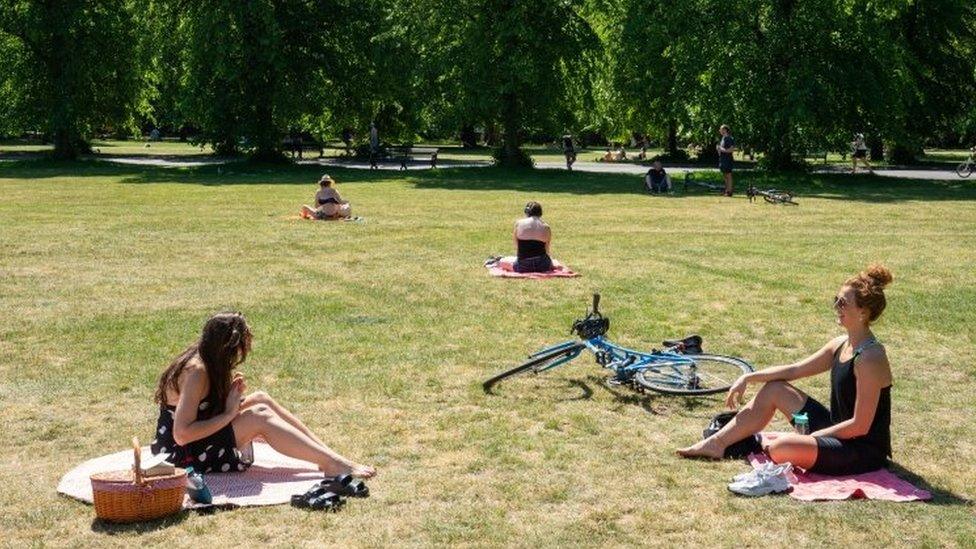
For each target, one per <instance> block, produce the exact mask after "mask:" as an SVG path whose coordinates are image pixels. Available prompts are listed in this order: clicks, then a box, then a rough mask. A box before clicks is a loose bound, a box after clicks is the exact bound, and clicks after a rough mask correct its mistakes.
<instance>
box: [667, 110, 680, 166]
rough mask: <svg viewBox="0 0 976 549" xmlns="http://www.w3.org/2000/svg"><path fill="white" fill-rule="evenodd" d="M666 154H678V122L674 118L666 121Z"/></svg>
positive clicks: (671, 155)
mask: <svg viewBox="0 0 976 549" xmlns="http://www.w3.org/2000/svg"><path fill="white" fill-rule="evenodd" d="M668 156H669V157H670V158H675V157H676V156H678V123H677V122H676V121H675V120H674V119H671V120H670V121H668Z"/></svg>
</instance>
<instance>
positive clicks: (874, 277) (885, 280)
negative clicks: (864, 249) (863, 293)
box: [862, 263, 894, 288]
mask: <svg viewBox="0 0 976 549" xmlns="http://www.w3.org/2000/svg"><path fill="white" fill-rule="evenodd" d="M862 275H863V276H865V277H866V278H869V279H871V283H872V284H874V285H876V286H880V287H881V288H884V287H885V286H887V285H888V284H891V281H892V280H894V278H892V276H891V271H889V270H888V267H885V266H884V265H882V264H880V263H873V264H871V265H869V266H868V268H867V270H866V271H864V272H863V273H862Z"/></svg>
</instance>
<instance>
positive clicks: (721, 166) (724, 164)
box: [718, 160, 732, 173]
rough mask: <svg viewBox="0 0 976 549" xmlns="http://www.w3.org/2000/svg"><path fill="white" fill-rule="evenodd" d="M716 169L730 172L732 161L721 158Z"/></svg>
mask: <svg viewBox="0 0 976 549" xmlns="http://www.w3.org/2000/svg"><path fill="white" fill-rule="evenodd" d="M718 170H719V171H720V172H722V173H732V161H730V160H723V161H721V162H719V163H718Z"/></svg>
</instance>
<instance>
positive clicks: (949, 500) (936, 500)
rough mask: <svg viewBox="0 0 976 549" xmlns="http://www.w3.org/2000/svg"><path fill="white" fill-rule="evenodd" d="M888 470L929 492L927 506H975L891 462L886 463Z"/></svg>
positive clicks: (974, 503)
mask: <svg viewBox="0 0 976 549" xmlns="http://www.w3.org/2000/svg"><path fill="white" fill-rule="evenodd" d="M888 468H889V469H891V472H892V473H894V474H896V475H898V476H899V477H901V478H903V479H905V480H907V481H908V482H910V483H912V484H914V485H915V486H917V487H919V488H921V489H923V490H925V491H927V492H929V493H931V494H932V500H931V501H929V502H928V503H929V505H943V506H947V507H955V506H964V507H972V506H974V505H976V502H974V501H973V500H971V499H966V498H964V497H962V496H959V495H957V494H954V493H952V492H950V491H949V490H944V489H942V488H938V487H936V486H932V485H931V484H929V483H928V482H927V481H926V480H925V479H924V478H922V477H920V476H918V475H916V474H915V473H913V472H911V471H909V470H908V469H906V468H904V467H903V466H902V465H901V464H899V463H897V462H894V461H891V462H889V463H888Z"/></svg>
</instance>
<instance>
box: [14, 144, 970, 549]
mask: <svg viewBox="0 0 976 549" xmlns="http://www.w3.org/2000/svg"><path fill="white" fill-rule="evenodd" d="M329 171H330V173H331V174H332V175H333V176H334V177H336V179H337V180H338V181H339V190H340V192H341V193H342V194H343V196H345V197H347V198H348V199H350V200H351V201H352V203H353V207H354V211H355V213H357V214H359V215H362V216H364V217H365V218H366V222H365V223H361V224H359V223H338V222H334V223H324V222H304V221H299V220H296V219H294V217H293V216H294V214H295V213H296V212H297V209H298V206H299V205H300V204H302V203H307V202H310V201H311V199H312V195H313V193H314V191H315V189H316V187H315V181H316V180H317V178H318V176H319V174H320V171H319V170H313V169H311V168H307V169H303V168H297V167H266V166H251V165H247V164H240V165H234V166H230V167H228V166H224V167H223V168H222V169H221V170H220V171H219V172H218V168H217V167H207V168H200V169H194V170H175V169H172V170H166V169H151V168H141V167H135V166H112V165H108V164H104V163H95V162H82V163H70V164H61V163H52V162H48V161H32V162H6V163H2V164H0V310H2V311H3V316H2V318H3V321H2V322H0V403H2V405H0V421H2V422H3V424H4V428H3V432H4V436H3V439H4V440H3V443H2V444H0V461H2V463H3V467H2V468H0V486H2V487H3V489H2V490H0V532H3V536H2V537H3V541H2V544H9V545H10V546H18V547H19V546H25V545H72V546H80V545H84V546H90V545H95V544H99V545H117V546H133V545H136V544H139V545H161V544H164V543H165V544H168V545H171V546H189V545H190V544H192V545H194V546H202V547H206V546H217V545H221V546H228V547H233V546H253V545H257V544H258V543H262V544H264V543H267V544H273V545H283V546H293V545H299V544H302V543H308V542H309V540H313V541H314V544H315V545H326V544H327V545H342V546H377V545H398V546H399V545H449V544H450V545H453V544H463V545H468V546H486V545H517V546H526V547H536V546H576V545H618V544H621V545H638V544H654V545H681V546H690V545H705V546H768V545H771V546H801V545H802V546H812V545H826V544H830V545H832V546H838V547H852V546H918V545H928V546H945V545H948V546H953V545H957V546H973V545H974V544H976V524H974V518H976V513H974V507H973V505H972V502H971V500H972V499H973V498H974V497H976V445H974V442H973V441H974V440H976V422H974V421H973V420H972V414H973V402H976V330H974V329H973V310H974V309H976V270H974V268H973V265H974V264H976V183H973V182H963V181H959V182H951V183H946V182H941V183H940V182H913V181H901V180H891V179H882V178H871V177H867V176H865V177H857V178H847V177H844V176H783V177H772V176H765V175H760V174H741V175H738V176H737V177H738V179H737V181H738V186H739V188H740V189H742V188H744V187H745V186H746V185H747V184H749V183H750V182H754V183H757V184H758V185H759V186H766V187H779V188H787V189H791V190H793V191H796V192H797V193H798V194H799V201H800V204H801V205H800V206H799V207H782V206H772V205H767V204H764V203H756V204H750V203H749V202H748V201H747V200H746V199H745V198H744V197H742V196H741V195H740V196H737V197H736V198H734V199H723V198H720V197H717V196H710V195H690V196H682V195H676V196H671V197H651V196H647V195H644V194H641V193H640V192H639V189H640V181H639V178H635V177H626V176H613V175H597V174H584V173H572V174H569V173H565V172H557V171H539V172H532V171H503V170H500V169H494V168H491V169H482V170H460V169H457V170H440V171H437V172H427V173H422V172H414V173H410V174H407V176H406V177H405V176H404V175H402V174H399V173H395V172H382V173H379V172H372V173H371V172H367V171H352V170H348V171H343V170H340V169H330V170H329ZM705 177H709V176H705ZM710 177H714V178H716V179H717V174H714V175H712V176H710ZM530 199H535V200H539V201H541V202H542V204H543V206H544V208H545V218H546V219H547V220H548V221H549V222H550V223H551V225H552V227H553V231H554V234H555V241H554V245H553V252H554V255H555V256H556V257H557V258H558V259H560V260H562V261H563V262H565V263H567V264H568V265H569V266H571V267H572V268H574V269H575V270H577V271H579V272H580V273H582V275H583V276H582V277H581V278H576V279H563V280H550V281H543V282H539V281H518V280H501V279H492V278H489V277H488V276H487V274H486V272H485V270H484V269H483V268H482V266H481V265H482V261H483V260H484V258H485V257H486V256H488V255H489V254H493V253H499V254H501V253H507V252H509V251H510V248H511V233H510V231H511V224H512V222H513V220H514V219H515V218H516V217H517V216H518V215H519V214H520V212H521V209H522V206H523V205H524V203H525V202H526V201H527V200H530ZM871 261H883V262H884V263H886V264H887V265H888V266H889V267H890V268H891V270H892V271H893V273H894V275H895V282H894V284H893V285H892V286H891V287H890V289H889V293H888V299H889V308H888V311H887V312H886V313H885V315H884V317H883V318H882V320H881V321H880V322H879V323H878V325H877V327H876V334H877V335H878V337H879V338H880V339H881V340H882V341H883V342H884V343H885V344H886V345H887V348H888V353H889V356H890V357H891V364H892V368H893V371H894V376H895V388H894V390H893V392H892V399H893V428H892V430H893V445H894V460H895V461H896V463H897V465H898V467H899V468H900V470H901V471H903V472H905V471H907V472H909V473H910V474H911V475H917V476H913V477H912V478H915V479H916V480H917V481H918V482H920V483H922V484H923V485H924V486H926V487H928V488H929V489H931V490H932V491H934V492H935V495H936V499H935V501H934V502H932V503H928V504H890V503H879V502H864V501H858V502H844V503H817V504H804V503H799V502H796V501H794V500H792V499H790V498H788V497H768V498H760V499H756V500H747V499H740V498H737V497H733V496H731V495H730V494H729V493H728V492H727V490H726V487H725V484H726V483H727V482H728V479H729V478H730V477H731V476H732V475H734V474H736V473H738V472H741V471H743V470H745V465H744V464H743V463H741V462H733V461H729V462H722V463H703V462H695V461H683V460H680V459H677V458H676V457H675V456H674V454H673V449H674V448H675V447H677V446H679V445H684V444H687V443H690V442H692V441H694V440H695V439H696V438H698V437H700V436H701V430H702V428H703V427H704V426H705V424H706V423H707V421H708V419H709V418H710V417H711V416H712V415H713V414H715V413H716V412H718V411H719V410H720V408H721V399H720V398H719V397H715V398H694V399H688V398H680V397H666V396H657V395H638V394H636V393H633V392H631V391H629V390H626V389H618V388H609V387H608V386H606V385H605V384H604V382H603V380H604V375H603V373H602V372H601V371H600V370H599V368H598V367H597V366H596V365H595V364H594V363H593V362H592V361H591V360H589V359H587V360H579V361H578V362H577V363H574V364H573V365H572V366H571V367H567V368H563V369H561V370H558V371H555V372H552V373H551V375H546V376H540V377H538V378H534V379H533V378H526V379H519V380H516V381H513V382H511V383H509V384H507V385H502V386H501V387H500V389H499V391H498V393H499V394H498V395H497V396H486V395H484V394H483V393H482V391H481V386H480V385H481V381H482V380H483V379H485V378H486V377H488V376H490V375H491V374H493V373H496V372H498V371H500V370H502V369H505V368H509V367H511V366H513V365H515V364H516V363H517V362H518V361H519V360H520V358H521V357H523V356H525V354H526V353H527V352H529V351H532V350H534V349H536V348H538V347H540V346H543V345H545V344H548V343H554V342H557V341H560V340H562V339H566V338H567V335H568V328H569V324H570V323H571V321H572V320H573V319H574V318H576V317H578V316H580V315H581V314H582V313H583V312H584V310H585V308H586V306H587V303H588V300H589V295H590V294H591V293H592V292H593V291H595V290H598V291H600V292H601V293H602V294H603V297H604V301H603V309H604V310H605V312H606V313H608V314H609V315H610V316H611V318H612V320H613V322H612V328H611V336H612V337H613V338H614V339H615V340H618V341H619V342H620V343H623V344H628V345H632V346H637V347H651V346H654V345H655V344H657V343H659V342H660V340H661V339H662V338H664V337H669V336H681V335H685V334H688V333H691V332H698V333H700V334H702V335H703V336H704V338H705V348H706V350H707V351H711V352H720V353H727V354H734V355H739V356H742V357H744V358H746V359H748V360H750V361H752V362H753V363H754V364H755V365H756V366H757V367H765V366H769V365H773V364H779V363H784V362H789V361H794V360H797V359H800V358H802V357H804V356H805V355H806V354H807V353H809V352H811V351H813V350H815V349H816V348H818V347H819V346H821V345H822V344H823V343H824V342H826V341H827V340H828V339H829V338H831V337H833V336H835V335H837V334H838V333H839V332H838V328H837V326H836V325H835V324H834V323H833V313H832V309H831V305H830V303H831V302H830V300H831V298H832V296H833V295H834V292H835V291H836V290H837V288H838V286H839V285H840V283H841V282H842V281H843V280H844V279H845V278H846V277H847V276H849V275H851V274H853V273H854V272H856V271H857V270H859V269H860V268H862V267H863V266H864V265H865V264H867V263H868V262H871ZM222 309H237V310H241V311H243V312H244V313H245V314H246V315H247V317H248V319H249V321H250V322H251V324H252V327H253V330H254V334H255V341H254V351H253V354H252V355H251V357H250V358H249V359H248V361H247V363H246V364H245V365H244V366H243V371H244V372H245V373H246V374H247V376H248V378H249V386H250V388H251V389H264V390H267V391H268V392H270V393H271V394H272V395H274V396H275V397H276V398H277V399H278V400H279V401H280V402H282V403H284V404H285V405H287V406H288V407H290V408H292V409H293V410H294V411H295V412H296V413H297V414H298V415H299V416H301V417H303V418H305V419H306V420H307V422H308V423H309V424H310V425H311V427H312V428H313V429H315V430H316V431H317V432H319V433H321V434H322V437H323V438H324V439H325V440H326V441H327V442H330V443H332V444H334V446H335V447H336V448H337V449H338V450H339V451H341V452H343V453H346V454H348V455H350V456H351V457H353V458H356V459H360V460H362V461H363V462H365V463H369V464H373V465H375V466H376V467H377V468H378V469H379V475H378V477H377V478H376V479H375V480H374V481H371V482H370V486H371V489H372V493H373V495H372V497H371V498H370V499H368V500H364V501H352V502H350V504H349V505H347V507H346V508H345V509H344V510H343V511H342V512H340V513H338V514H335V515H332V514H316V513H307V512H304V511H300V510H295V509H292V508H290V507H288V506H278V507H270V508H250V509H243V510H236V511H221V512H216V513H213V514H206V515H200V514H188V515H183V516H181V517H179V518H177V519H172V520H164V521H161V522H155V523H150V524H147V525H141V526H136V527H111V526H107V525H104V524H102V523H99V522H94V521H93V518H94V512H93V509H92V508H91V507H89V506H86V505H83V504H80V503H77V502H74V501H71V500H68V499H66V498H62V497H59V496H58V495H57V494H56V493H55V486H56V484H57V481H58V479H59V478H60V476H61V475H62V474H63V473H64V472H65V471H67V470H68V469H69V468H70V467H72V466H73V465H75V464H77V463H79V462H81V461H83V460H85V459H88V458H91V457H94V456H97V455H101V454H104V453H108V452H111V451H116V450H120V449H124V448H125V447H126V444H127V441H128V439H129V438H130V437H131V436H133V435H140V436H141V437H142V439H143V440H144V441H148V440H149V439H150V438H151V433H152V429H153V427H154V425H155V416H156V410H155V407H154V405H153V404H152V394H153V390H154V386H155V382H156V379H157V376H158V375H159V373H160V371H161V369H162V368H163V367H164V366H165V365H166V364H167V363H168V362H169V361H170V360H171V359H172V358H173V357H174V356H175V355H176V354H177V353H178V352H179V351H180V350H182V349H183V348H184V346H185V345H187V344H188V343H190V342H191V341H192V340H194V338H195V337H196V336H197V334H198V333H199V329H200V327H201V326H202V323H203V321H204V320H205V319H206V318H207V316H208V315H209V314H211V313H213V312H215V311H218V310H222ZM799 385H800V386H801V387H802V388H803V389H805V390H808V391H810V392H812V393H813V394H814V395H815V396H817V397H819V398H821V399H826V396H827V391H828V383H827V380H826V379H814V380H805V381H802V382H800V384H799ZM750 394H752V391H750ZM776 427H778V428H784V424H783V423H782V422H778V423H777V425H776Z"/></svg>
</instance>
